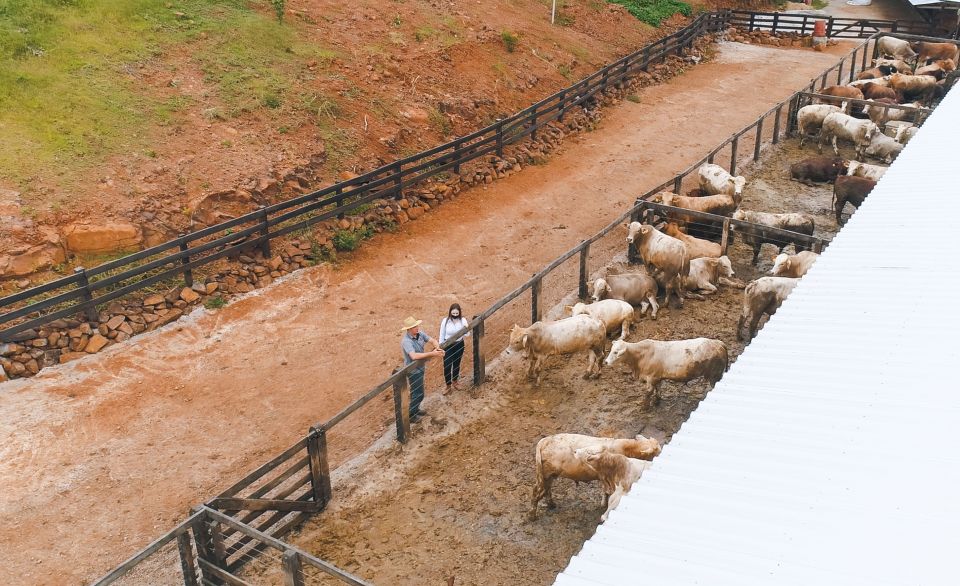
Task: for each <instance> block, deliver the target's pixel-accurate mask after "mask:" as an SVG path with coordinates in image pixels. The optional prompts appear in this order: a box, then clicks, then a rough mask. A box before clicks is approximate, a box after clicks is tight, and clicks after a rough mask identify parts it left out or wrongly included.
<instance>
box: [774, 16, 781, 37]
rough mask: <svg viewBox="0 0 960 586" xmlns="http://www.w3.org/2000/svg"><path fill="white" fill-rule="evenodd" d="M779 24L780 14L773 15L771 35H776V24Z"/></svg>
mask: <svg viewBox="0 0 960 586" xmlns="http://www.w3.org/2000/svg"><path fill="white" fill-rule="evenodd" d="M779 23H780V13H779V12H774V13H773V34H777V24H779Z"/></svg>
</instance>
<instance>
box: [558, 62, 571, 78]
mask: <svg viewBox="0 0 960 586" xmlns="http://www.w3.org/2000/svg"><path fill="white" fill-rule="evenodd" d="M557 71H559V72H560V75H562V76H564V77H565V78H567V79H570V78H572V77H573V69H572V68H571V67H570V66H569V65H567V64H566V63H561V64H560V65H557Z"/></svg>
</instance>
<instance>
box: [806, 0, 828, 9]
mask: <svg viewBox="0 0 960 586" xmlns="http://www.w3.org/2000/svg"><path fill="white" fill-rule="evenodd" d="M828 4H830V3H829V2H827V1H826V0H813V1H812V2H810V6H811V8H813V9H814V10H823V9H824V8H826V7H827V5H828Z"/></svg>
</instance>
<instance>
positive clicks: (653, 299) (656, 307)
mask: <svg viewBox="0 0 960 586" xmlns="http://www.w3.org/2000/svg"><path fill="white" fill-rule="evenodd" d="M647 301H649V302H650V307H651V308H653V313H651V314H650V317H652V318H653V319H657V312H658V311H660V306H659V305H657V296H656V295H651V296H650V297H647Z"/></svg>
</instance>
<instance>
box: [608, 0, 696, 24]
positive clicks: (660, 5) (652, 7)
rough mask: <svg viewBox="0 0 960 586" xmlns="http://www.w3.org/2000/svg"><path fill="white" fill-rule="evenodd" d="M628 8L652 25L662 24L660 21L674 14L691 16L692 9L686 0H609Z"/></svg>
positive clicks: (630, 11)
mask: <svg viewBox="0 0 960 586" xmlns="http://www.w3.org/2000/svg"><path fill="white" fill-rule="evenodd" d="M608 2H611V3H613V4H619V5H620V6H623V7H624V8H626V9H627V12H629V13H630V14H632V15H634V16H635V17H637V18H638V19H639V20H641V21H643V22H645V23H647V24H649V25H651V26H660V23H661V22H663V21H664V20H666V19H668V18H670V17H671V16H673V15H674V14H678V13H679V14H682V15H684V16H690V14H691V12H692V9H691V8H690V5H689V4H687V3H686V2H681V1H680V0H608Z"/></svg>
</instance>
